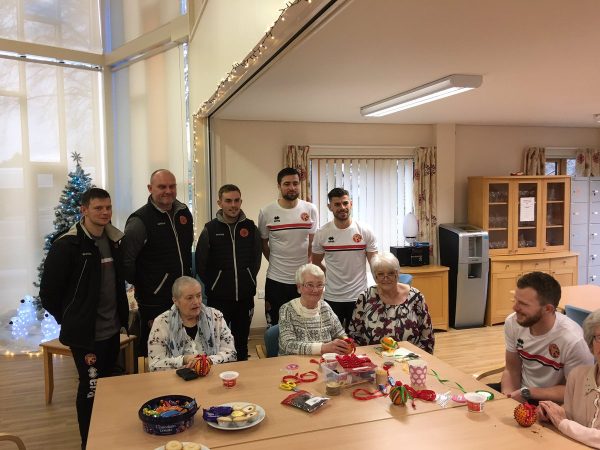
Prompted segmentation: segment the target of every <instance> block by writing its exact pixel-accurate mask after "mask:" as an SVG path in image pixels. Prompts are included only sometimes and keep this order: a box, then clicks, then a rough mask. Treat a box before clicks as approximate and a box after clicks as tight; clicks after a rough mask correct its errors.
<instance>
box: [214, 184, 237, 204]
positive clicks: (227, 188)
mask: <svg viewBox="0 0 600 450" xmlns="http://www.w3.org/2000/svg"><path fill="white" fill-rule="evenodd" d="M227 192H239V194H240V196H241V195H242V191H240V188H239V187H237V186H236V185H235V184H224V185H223V186H221V187H220V188H219V200H221V197H222V196H223V194H226V193H227Z"/></svg>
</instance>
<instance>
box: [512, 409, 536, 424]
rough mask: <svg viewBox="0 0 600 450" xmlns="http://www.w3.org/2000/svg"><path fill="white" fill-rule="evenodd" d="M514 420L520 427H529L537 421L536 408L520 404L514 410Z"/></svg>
mask: <svg viewBox="0 0 600 450" xmlns="http://www.w3.org/2000/svg"><path fill="white" fill-rule="evenodd" d="M514 415H515V420H516V421H517V423H518V424H519V425H521V426H522V427H530V426H531V425H533V424H534V423H535V421H536V420H537V412H536V408H535V406H533V405H530V404H529V403H522V404H520V405H519V406H517V407H516V408H515V413H514Z"/></svg>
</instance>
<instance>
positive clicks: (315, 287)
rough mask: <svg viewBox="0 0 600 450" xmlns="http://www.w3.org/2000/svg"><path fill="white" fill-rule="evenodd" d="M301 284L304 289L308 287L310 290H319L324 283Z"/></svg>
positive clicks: (323, 286)
mask: <svg viewBox="0 0 600 450" xmlns="http://www.w3.org/2000/svg"><path fill="white" fill-rule="evenodd" d="M302 286H303V287H304V288H306V289H310V290H311V291H314V290H315V289H316V290H318V291H320V290H321V289H323V288H325V285H324V284H323V283H317V284H313V283H302Z"/></svg>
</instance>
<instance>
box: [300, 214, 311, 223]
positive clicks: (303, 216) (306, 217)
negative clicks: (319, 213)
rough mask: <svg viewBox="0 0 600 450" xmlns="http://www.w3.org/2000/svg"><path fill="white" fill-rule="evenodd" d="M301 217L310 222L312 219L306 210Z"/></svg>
mask: <svg viewBox="0 0 600 450" xmlns="http://www.w3.org/2000/svg"><path fill="white" fill-rule="evenodd" d="M300 218H301V219H302V220H304V221H305V222H308V221H309V220H310V216H309V215H308V213H305V212H303V213H302V214H301V215H300Z"/></svg>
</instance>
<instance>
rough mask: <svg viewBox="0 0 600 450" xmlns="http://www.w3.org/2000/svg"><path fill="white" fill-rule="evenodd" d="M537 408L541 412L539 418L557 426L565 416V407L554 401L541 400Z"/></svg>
mask: <svg viewBox="0 0 600 450" xmlns="http://www.w3.org/2000/svg"><path fill="white" fill-rule="evenodd" d="M539 410H540V411H541V412H542V413H541V414H540V415H539V417H540V419H541V420H542V421H545V422H552V424H553V425H554V426H555V427H557V428H558V425H559V424H560V423H561V422H562V421H563V420H565V419H566V418H567V414H566V413H565V409H564V408H563V407H562V406H560V405H557V404H556V403H554V402H550V401H546V400H542V401H541V402H540V406H539ZM542 414H543V417H542Z"/></svg>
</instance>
